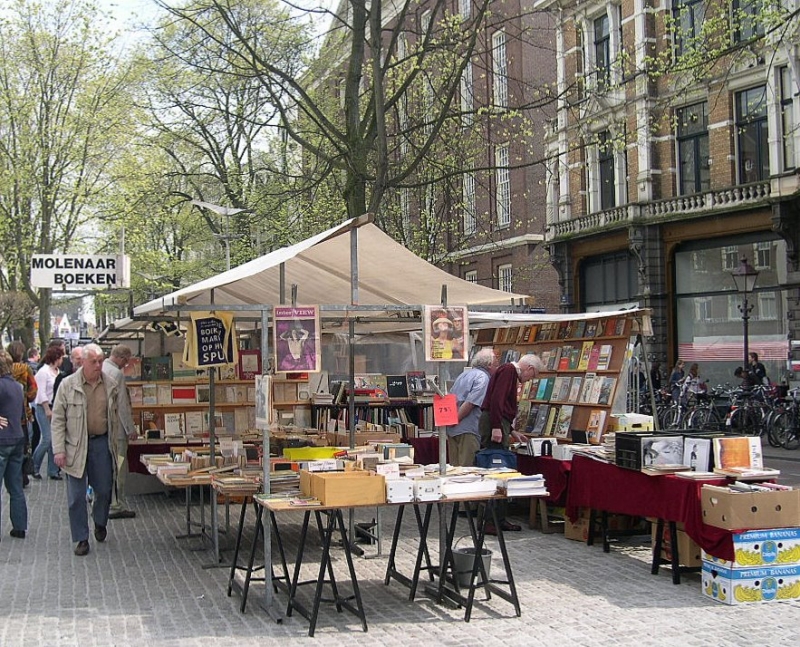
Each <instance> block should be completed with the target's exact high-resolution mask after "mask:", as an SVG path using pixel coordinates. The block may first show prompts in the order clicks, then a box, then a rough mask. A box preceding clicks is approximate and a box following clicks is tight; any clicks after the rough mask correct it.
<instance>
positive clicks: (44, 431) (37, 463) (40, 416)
mask: <svg viewBox="0 0 800 647" xmlns="http://www.w3.org/2000/svg"><path fill="white" fill-rule="evenodd" d="M36 422H38V423H39V432H40V434H41V435H40V437H39V444H38V445H36V449H35V450H34V452H33V473H34V474H38V473H39V470H41V469H42V460H43V459H44V454H45V452H47V475H48V476H57V475H58V467H56V462H55V459H54V458H53V437H52V435H51V433H50V418H48V417H47V414H45V412H44V406H42V405H41V404H37V405H36Z"/></svg>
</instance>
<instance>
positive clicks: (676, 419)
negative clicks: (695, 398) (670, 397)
mask: <svg viewBox="0 0 800 647" xmlns="http://www.w3.org/2000/svg"><path fill="white" fill-rule="evenodd" d="M681 418H682V412H681V409H680V407H678V406H677V405H672V406H671V407H669V408H668V409H667V410H666V411H664V415H663V417H662V418H661V428H662V429H680V428H681Z"/></svg>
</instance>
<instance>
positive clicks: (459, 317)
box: [423, 306, 469, 362]
mask: <svg viewBox="0 0 800 647" xmlns="http://www.w3.org/2000/svg"><path fill="white" fill-rule="evenodd" d="M424 315H425V316H424V324H423V326H424V339H425V360H426V361H428V362H463V361H466V358H467V350H468V349H467V340H468V339H469V325H468V321H467V307H466V306H448V307H447V308H443V307H442V306H425V312H424Z"/></svg>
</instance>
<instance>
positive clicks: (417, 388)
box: [406, 328, 502, 396]
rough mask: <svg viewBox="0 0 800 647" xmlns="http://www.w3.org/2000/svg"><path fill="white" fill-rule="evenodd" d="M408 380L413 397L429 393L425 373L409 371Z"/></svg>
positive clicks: (409, 390)
mask: <svg viewBox="0 0 800 647" xmlns="http://www.w3.org/2000/svg"><path fill="white" fill-rule="evenodd" d="M498 330H502V328H498ZM406 380H407V382H408V392H409V393H410V394H411V395H413V396H417V395H422V394H424V393H427V392H428V384H427V381H426V378H425V371H408V372H407V373H406Z"/></svg>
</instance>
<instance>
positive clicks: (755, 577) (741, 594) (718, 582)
mask: <svg viewBox="0 0 800 647" xmlns="http://www.w3.org/2000/svg"><path fill="white" fill-rule="evenodd" d="M702 587H703V595H705V596H706V597H708V598H711V599H712V600H716V601H717V602H723V603H724V604H730V605H739V604H749V603H752V602H775V601H781V600H797V599H800V566H798V565H794V566H764V567H761V568H749V569H741V570H738V569H730V568H722V567H719V566H717V565H716V564H712V563H710V562H703V572H702Z"/></svg>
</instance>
